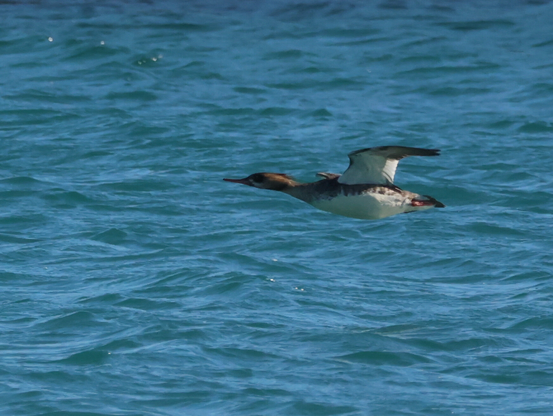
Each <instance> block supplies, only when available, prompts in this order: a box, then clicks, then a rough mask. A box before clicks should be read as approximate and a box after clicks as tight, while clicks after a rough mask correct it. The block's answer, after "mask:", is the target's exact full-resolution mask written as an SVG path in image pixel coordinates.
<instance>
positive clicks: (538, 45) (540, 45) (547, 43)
mask: <svg viewBox="0 0 553 416" xmlns="http://www.w3.org/2000/svg"><path fill="white" fill-rule="evenodd" d="M544 46H553V39H551V40H546V41H544V42H538V43H535V44H533V45H532V47H533V48H543V47H544Z"/></svg>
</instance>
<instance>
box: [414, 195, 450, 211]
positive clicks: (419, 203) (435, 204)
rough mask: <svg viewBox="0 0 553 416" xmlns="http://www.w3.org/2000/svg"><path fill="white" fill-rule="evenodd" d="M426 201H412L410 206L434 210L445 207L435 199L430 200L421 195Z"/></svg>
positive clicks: (428, 197) (429, 197) (426, 196)
mask: <svg viewBox="0 0 553 416" xmlns="http://www.w3.org/2000/svg"><path fill="white" fill-rule="evenodd" d="M422 196H423V197H425V198H426V199H413V200H412V201H411V205H413V206H414V207H436V208H445V205H444V204H442V203H441V202H440V201H438V200H437V199H435V198H432V197H431V196H428V195H422Z"/></svg>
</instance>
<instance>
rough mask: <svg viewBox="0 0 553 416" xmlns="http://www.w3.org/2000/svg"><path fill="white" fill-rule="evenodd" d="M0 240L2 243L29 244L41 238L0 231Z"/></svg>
mask: <svg viewBox="0 0 553 416" xmlns="http://www.w3.org/2000/svg"><path fill="white" fill-rule="evenodd" d="M0 241H2V242H4V243H10V244H31V243H37V242H39V241H41V240H39V239H34V238H26V237H18V236H14V235H8V234H3V233H0Z"/></svg>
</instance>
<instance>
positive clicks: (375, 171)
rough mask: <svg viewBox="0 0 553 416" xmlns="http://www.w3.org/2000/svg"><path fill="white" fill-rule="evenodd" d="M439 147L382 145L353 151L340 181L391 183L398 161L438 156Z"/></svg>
mask: <svg viewBox="0 0 553 416" xmlns="http://www.w3.org/2000/svg"><path fill="white" fill-rule="evenodd" d="M439 154H440V151H439V150H438V149H420V148H418V147H403V146H380V147H371V148H369V149H361V150H356V151H355V152H351V153H350V154H349V155H348V157H349V167H348V168H347V169H346V171H345V172H344V173H343V174H342V176H340V178H339V179H338V182H340V183H343V184H347V185H355V184H365V183H370V184H375V185H390V184H393V183H394V176H395V174H396V168H397V164H398V162H399V161H400V160H401V159H403V158H404V157H407V156H438V155H439Z"/></svg>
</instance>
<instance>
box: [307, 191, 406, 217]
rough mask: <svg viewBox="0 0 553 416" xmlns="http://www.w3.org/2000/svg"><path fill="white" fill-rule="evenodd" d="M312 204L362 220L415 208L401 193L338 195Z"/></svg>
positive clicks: (323, 209)
mask: <svg viewBox="0 0 553 416" xmlns="http://www.w3.org/2000/svg"><path fill="white" fill-rule="evenodd" d="M311 205H313V206H314V207H315V208H317V209H320V210H322V211H327V212H332V213H333V214H337V215H343V216H344V217H351V218H359V219H362V220H377V219H380V218H386V217H389V216H391V215H396V214H401V213H403V212H407V211H412V210H413V207H412V206H411V205H410V203H408V200H407V199H406V198H405V197H404V196H402V195H401V194H396V195H383V194H379V193H363V194H359V195H348V196H344V195H338V196H337V197H336V198H332V199H318V200H315V201H313V202H311Z"/></svg>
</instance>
